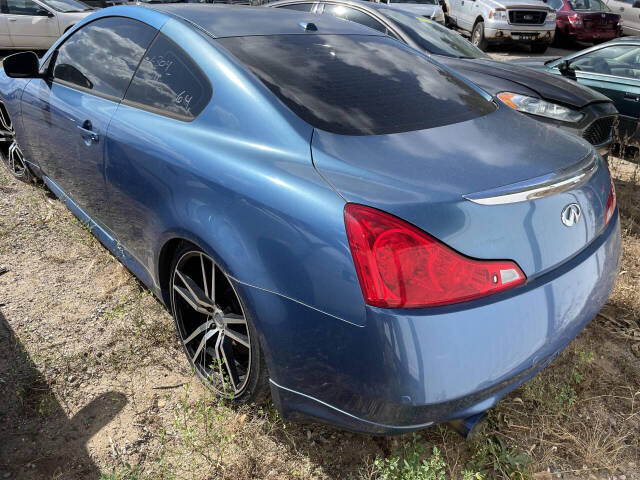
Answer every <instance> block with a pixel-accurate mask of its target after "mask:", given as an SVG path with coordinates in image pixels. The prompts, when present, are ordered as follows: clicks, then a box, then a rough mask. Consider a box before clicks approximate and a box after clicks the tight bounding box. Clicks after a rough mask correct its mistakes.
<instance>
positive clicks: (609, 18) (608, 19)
mask: <svg viewBox="0 0 640 480" xmlns="http://www.w3.org/2000/svg"><path fill="white" fill-rule="evenodd" d="M579 14H580V16H581V17H582V23H583V24H584V29H585V30H595V31H598V30H600V31H604V30H613V29H615V28H617V25H618V19H619V16H618V15H617V14H615V13H607V12H579Z"/></svg>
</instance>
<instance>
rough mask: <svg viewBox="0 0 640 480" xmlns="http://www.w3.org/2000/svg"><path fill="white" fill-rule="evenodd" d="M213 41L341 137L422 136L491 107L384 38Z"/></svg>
mask: <svg viewBox="0 0 640 480" xmlns="http://www.w3.org/2000/svg"><path fill="white" fill-rule="evenodd" d="M212 41H216V42H218V43H219V44H221V45H222V46H223V47H224V48H226V49H227V50H229V51H230V52H231V53H232V54H233V55H234V56H235V57H236V58H238V59H239V60H240V61H241V62H242V63H244V65H246V66H247V67H248V68H249V70H251V72H253V73H254V74H255V75H256V76H257V77H258V78H259V79H260V80H261V81H262V83H263V84H264V85H265V86H266V87H267V88H269V89H270V90H271V92H273V94H274V95H276V96H277V97H278V98H279V99H280V100H281V101H282V103H284V104H285V105H286V106H287V107H289V109H290V110H291V111H293V112H294V113H295V114H296V115H298V117H300V118H301V119H302V120H304V121H305V122H307V123H308V124H310V125H312V126H313V127H316V128H319V129H321V130H326V131H328V132H332V133H337V134H341V135H382V134H389V133H399V132H408V131H413V130H424V129H427V128H435V127H440V126H443V125H448V124H452V123H458V122H463V121H465V120H471V119H473V118H476V117H479V116H482V115H486V114H488V113H490V112H493V111H494V110H495V105H494V104H493V103H492V102H490V101H489V100H488V99H487V98H486V97H485V96H484V95H481V94H480V93H479V92H478V91H477V90H475V89H473V88H472V87H471V86H470V85H468V84H467V83H465V82H463V81H462V80H460V79H459V78H458V77H456V76H455V75H453V74H452V73H450V72H449V71H448V70H445V69H443V68H441V67H439V66H437V65H435V64H434V63H432V62H430V61H429V60H428V59H427V58H426V57H425V56H424V55H422V54H420V53H418V52H416V51H415V50H413V49H412V48H409V47H408V46H406V45H404V44H402V43H400V42H398V41H397V40H394V39H392V38H391V37H387V36H374V35H313V34H312V35H271V36H248V37H228V38H219V39H217V40H212Z"/></svg>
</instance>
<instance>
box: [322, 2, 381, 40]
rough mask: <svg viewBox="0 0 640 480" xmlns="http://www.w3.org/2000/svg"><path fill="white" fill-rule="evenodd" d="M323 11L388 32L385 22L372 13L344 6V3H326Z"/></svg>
mask: <svg viewBox="0 0 640 480" xmlns="http://www.w3.org/2000/svg"><path fill="white" fill-rule="evenodd" d="M323 13H328V14H329V15H333V16H334V17H338V18H342V19H343V20H349V21H350V22H356V23H359V24H360V25H364V26H366V27H370V28H373V29H374V30H378V31H379V32H382V33H387V28H386V27H385V26H384V25H383V24H381V23H380V22H379V21H377V20H376V19H374V18H373V17H371V16H370V15H367V14H366V13H364V12H361V11H360V10H356V9H355V8H350V7H343V6H342V5H330V4H326V5H325V7H324V12H323Z"/></svg>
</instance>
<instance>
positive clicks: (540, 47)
mask: <svg viewBox="0 0 640 480" xmlns="http://www.w3.org/2000/svg"><path fill="white" fill-rule="evenodd" d="M547 48H549V45H548V44H546V43H532V44H531V53H544V52H546V51H547Z"/></svg>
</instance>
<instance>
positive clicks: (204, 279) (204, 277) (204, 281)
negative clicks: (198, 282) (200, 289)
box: [200, 254, 213, 302]
mask: <svg viewBox="0 0 640 480" xmlns="http://www.w3.org/2000/svg"><path fill="white" fill-rule="evenodd" d="M200 268H202V284H203V285H204V296H205V297H207V298H209V299H211V300H212V302H213V295H211V296H209V281H208V280H207V273H206V271H205V269H204V255H202V254H200ZM211 293H212V294H213V290H212V291H211Z"/></svg>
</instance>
